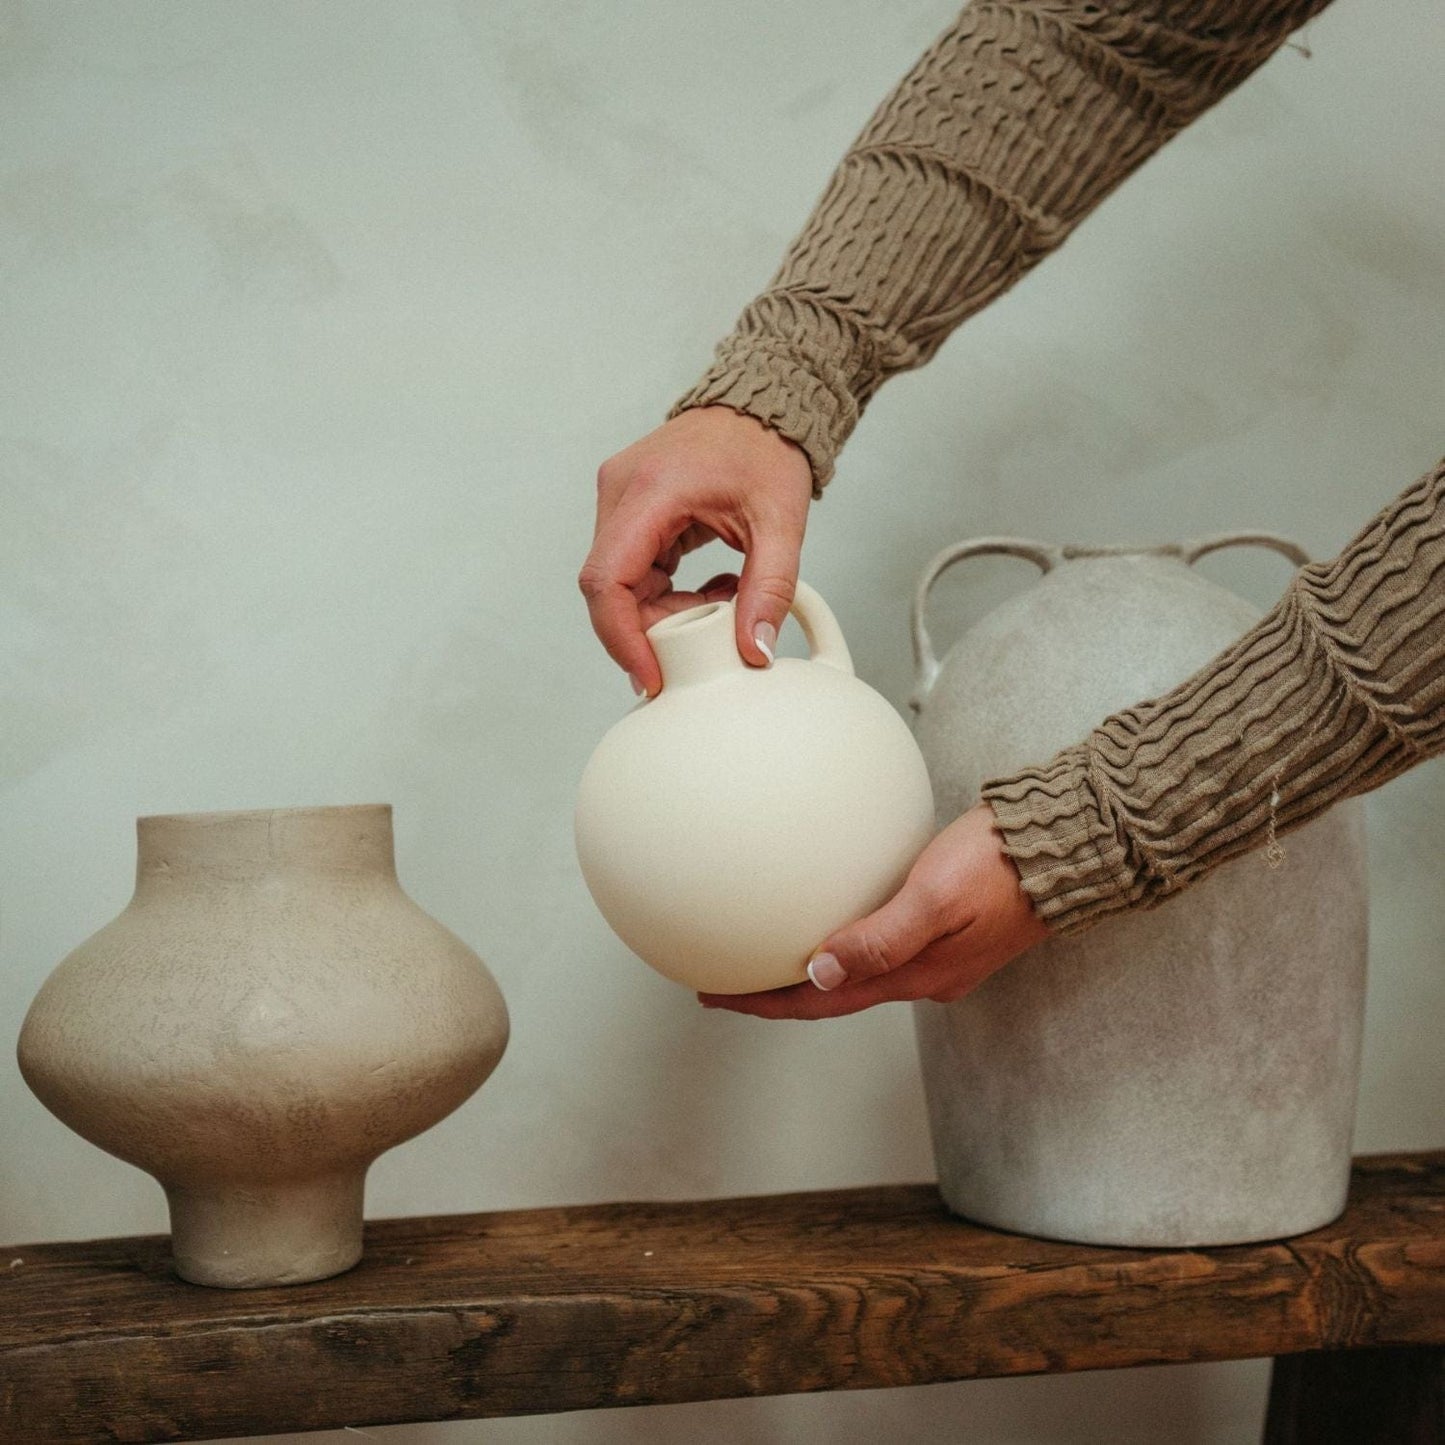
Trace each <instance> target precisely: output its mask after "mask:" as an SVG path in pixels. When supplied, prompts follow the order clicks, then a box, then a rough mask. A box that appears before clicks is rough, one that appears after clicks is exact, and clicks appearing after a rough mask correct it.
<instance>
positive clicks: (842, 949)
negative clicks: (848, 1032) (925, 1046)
mask: <svg viewBox="0 0 1445 1445" xmlns="http://www.w3.org/2000/svg"><path fill="white" fill-rule="evenodd" d="M946 931H947V929H946V926H940V922H939V919H938V917H937V915H936V911H935V910H934V909H933V908H932V907H930V905H929V902H928V897H927V894H926V893H925V892H924V890H923V889H922V888H920V887H919V886H918V885H917V884H915V883H913V882H912V881H911V880H910V881H909V882H908V883H905V884H904V885H903V887H902V889H901V890H900V891H899V892H898V893H896V894H894V896H893V897H892V898H890V899H889V900H888V902H887V903H885V904H884V905H883V907H882V908H880V909H878V910H877V911H876V912H874V913H870V914H869V915H868V916H867V917H866V918H860V919H859V920H858V921H857V922H856V923H850V924H849V925H848V926H847V927H846V928H841V929H839V930H838V932H837V933H835V934H833V935H832V936H831V937H829V938H828V940H827V941H826V942H825V943H824V944H823V946H822V947H821V948H820V949H819V950H818V952H817V953H815V954H814V955H813V959H812V962H810V963H809V964H808V977H809V978H811V979H812V980H813V982H814V983H815V984H816V985H817V986H818V987H819V988H821V989H834V988H837V987H838V986H839V984H843V983H856V982H857V981H858V980H859V979H864V978H874V977H876V976H877V975H878V974H880V973H889V972H891V971H892V970H893V969H895V968H898V967H900V966H901V965H902V964H905V963H907V962H908V961H909V960H910V959H911V958H914V957H916V956H917V955H918V954H919V953H921V952H922V951H923V949H925V948H927V947H928V945H929V944H930V943H932V942H933V941H934V939H936V938H938V937H939V936H940V934H942V933H944V932H946Z"/></svg>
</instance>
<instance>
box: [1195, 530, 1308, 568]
mask: <svg viewBox="0 0 1445 1445" xmlns="http://www.w3.org/2000/svg"><path fill="white" fill-rule="evenodd" d="M1225 547H1268V548H1269V550H1270V551H1271V552H1278V553H1279V555H1280V556H1281V557H1287V558H1288V559H1289V560H1290V561H1291V562H1293V563H1294V564H1295V566H1296V567H1307V566H1308V565H1309V562H1310V554H1309V553H1308V552H1306V551H1305V549H1304V548H1303V547H1301V546H1300V544H1299V543H1298V542H1291V541H1290V540H1289V538H1288V537H1276V536H1275V534H1274V533H1273V532H1225V533H1224V534H1223V535H1222V536H1218V537H1204V538H1202V539H1201V540H1200V541H1197V542H1186V543H1184V545H1183V547H1182V548H1181V549H1180V557H1181V558H1182V559H1183V560H1184V561H1185V562H1188V563H1189V564H1190V565H1191V566H1192V565H1193V564H1194V563H1195V562H1197V561H1198V560H1199V559H1200V558H1201V557H1207V556H1208V555H1209V554H1210V553H1211V552H1219V551H1222V550H1223V549H1224V548H1225Z"/></svg>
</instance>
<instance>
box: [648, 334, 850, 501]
mask: <svg viewBox="0 0 1445 1445" xmlns="http://www.w3.org/2000/svg"><path fill="white" fill-rule="evenodd" d="M699 406H726V407H730V408H731V409H732V410H733V411H740V412H743V413H744V414H746V415H747V416H751V417H756V418H757V420H758V421H760V422H762V423H763V424H764V425H765V426H769V427H771V428H772V429H773V430H774V431H776V432H778V433H779V434H780V435H782V436H785V437H787V438H788V440H789V441H791V442H795V443H796V444H797V445H798V446H800V447H801V448H802V449H803V451H804V453H805V454H806V455H807V458H808V464H809V466H810V467H811V468H812V471H813V495H814V496H815V497H818V496H821V495H822V492H823V488H824V487H825V486H826V485H827V483H828V482H829V480H830V479H831V478H832V476H833V465H834V462H835V460H836V459H837V456H838V453H839V451H840V450H842V447H843V443H844V442H845V441H846V440H847V439H848V436H849V434H850V433H851V432H852V430H853V427H854V426H855V425H856V424H857V421H858V406H857V404H856V403H855V402H854V400H853V398H852V397H851V396H848V395H845V396H843V397H840V396H839V395H838V394H837V393H836V392H835V391H833V390H832V389H831V388H830V387H828V386H827V385H826V384H825V383H824V382H823V381H821V380H820V379H819V378H818V377H817V376H816V375H814V374H813V373H812V372H811V371H809V370H808V369H807V368H806V367H804V366H803V365H801V364H800V363H799V362H798V361H796V360H795V359H794V358H793V357H791V356H789V355H788V354H787V353H786V352H784V351H781V350H778V349H774V348H771V347H767V346H758V345H756V344H753V345H752V346H749V347H748V348H747V349H741V348H733V347H729V346H727V345H726V344H724V346H723V348H722V349H721V350H720V351H719V354H718V358H717V360H716V361H715V362H714V363H713V365H712V366H711V368H709V370H708V371H707V372H706V373H705V374H704V375H703V377H702V379H701V380H700V381H699V382H698V383H697V385H696V386H694V387H693V388H692V390H691V391H689V392H688V393H687V394H686V395H685V396H683V397H681V398H680V399H679V400H678V401H677V402H676V403H675V404H674V406H673V407H672V409H671V411H669V412H668V417H669V419H670V418H672V417H674V416H676V415H677V414H678V413H679V412H683V411H687V410H689V409H691V408H693V407H699Z"/></svg>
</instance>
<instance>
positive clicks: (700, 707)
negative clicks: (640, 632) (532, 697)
mask: <svg viewBox="0 0 1445 1445" xmlns="http://www.w3.org/2000/svg"><path fill="white" fill-rule="evenodd" d="M793 615H794V616H795V617H796V618H797V619H798V621H799V622H800V623H801V624H802V627H803V631H804V634H805V635H806V637H807V639H808V642H809V645H810V649H811V656H810V658H809V659H807V660H804V659H802V658H796V657H779V658H778V659H777V661H776V662H775V663H774V664H773V665H772V666H771V667H767V668H755V667H750V666H748V664H747V663H745V662H744V661H743V659H742V658H741V657H740V656H739V654H738V650H737V643H736V633H735V628H736V619H735V613H734V606H733V603H731V602H720V603H707V604H704V605H703V606H700V607H694V608H691V609H689V610H687V611H685V612H679V613H677V614H675V615H674V616H672V617H669V618H666V619H665V620H663V621H662V622H659V623H657V624H656V625H655V626H653V627H652V628H651V629H649V631H648V634H647V635H648V639H649V640H650V642H651V643H652V646H653V649H654V650H655V652H656V654H657V660H658V663H659V665H660V666H661V668H662V677H663V687H662V691H661V692H660V693H659V694H658V695H657V696H656V697H655V698H653V699H651V700H650V701H644V702H642V703H640V704H639V705H638V706H637V707H636V708H634V709H633V711H632V712H630V713H629V714H628V715H627V716H626V717H624V718H623V719H622V720H621V721H620V722H619V723H618V724H617V725H616V726H615V727H614V728H613V729H612V730H611V731H610V732H609V733H608V734H607V736H606V737H605V738H603V740H602V742H601V744H600V745H599V746H598V748H597V751H596V752H595V753H594V754H593V756H592V759H591V761H590V762H589V763H588V765H587V768H586V770H585V772H584V774H583V777H582V781H581V785H580V788H579V790H578V798H577V811H576V836H577V856H578V859H579V862H580V863H581V867H582V873H583V876H584V878H585V879H586V881H587V886H588V888H589V889H590V890H591V893H592V896H593V898H594V899H595V900H596V903H597V906H598V908H599V909H600V911H601V913H602V915H603V917H604V918H606V919H607V921H608V923H609V924H610V925H611V926H612V928H613V930H614V931H615V932H616V933H617V934H618V936H619V937H620V938H621V939H622V940H623V942H624V943H626V944H627V945H628V947H629V948H631V949H632V950H633V952H634V953H636V954H637V955H638V956H639V957H640V958H642V959H643V960H644V961H645V962H647V963H648V964H650V965H651V966H652V967H653V968H655V969H656V970H657V971H658V972H659V973H662V974H664V975H665V976H666V977H668V978H671V979H675V980H676V981H677V982H679V983H683V984H686V985H687V986H688V987H689V988H694V989H698V990H700V991H703V992H710V993H750V992H753V991H755V990H759V989H771V988H779V987H782V986H784V985H787V984H793V983H799V982H801V981H802V980H803V979H804V978H805V977H806V970H807V964H808V960H809V958H810V957H811V956H812V954H813V952H814V951H815V950H816V948H817V947H818V945H819V944H820V943H822V942H823V940H824V939H825V938H826V937H827V936H828V935H829V934H830V933H832V932H833V931H834V930H835V929H837V928H840V927H842V926H843V925H844V924H845V923H849V922H851V921H852V920H853V919H855V918H859V917H861V916H862V915H863V914H865V913H869V912H871V911H872V910H873V909H874V908H876V907H878V906H879V905H880V904H881V903H883V902H884V901H885V900H886V899H887V898H888V897H890V896H891V895H892V894H893V893H894V892H895V891H896V890H897V888H898V886H899V885H900V884H901V883H902V881H903V879H904V878H905V877H906V876H907V873H908V869H909V867H910V865H911V864H912V862H913V860H914V858H915V857H917V855H918V853H919V852H920V851H921V850H922V848H923V847H924V845H925V844H926V843H927V842H928V840H929V838H930V837H931V836H932V833H933V798H932V794H931V792H930V791H929V785H928V770H927V768H926V767H925V766H924V763H923V759H922V757H921V756H920V754H919V751H918V746H917V744H916V743H915V742H914V740H913V737H912V735H911V733H910V732H909V729H908V725H907V723H905V722H904V720H903V719H902V718H901V717H900V716H899V715H898V713H897V712H896V711H895V710H894V709H893V707H892V706H891V705H890V704H889V703H888V702H887V701H886V700H885V699H884V698H883V697H881V696H880V695H879V694H878V693H876V692H875V691H874V690H873V689H872V688H870V687H868V686H867V685H866V684H865V683H863V682H861V681H860V680H859V679H858V678H857V677H855V676H854V674H853V664H852V661H851V659H850V657H849V654H848V648H847V644H846V643H845V642H844V640H843V635H842V633H841V631H840V630H839V628H838V624H837V621H836V620H835V619H834V617H833V614H832V612H831V611H829V609H828V608H827V606H826V605H825V604H824V602H823V600H822V598H820V597H819V596H818V594H817V593H816V592H815V591H813V590H812V588H810V587H808V586H807V585H805V584H803V583H799V585H798V589H797V596H796V599H795V601H794V604H793Z"/></svg>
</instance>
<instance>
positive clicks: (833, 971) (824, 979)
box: [808, 953, 848, 993]
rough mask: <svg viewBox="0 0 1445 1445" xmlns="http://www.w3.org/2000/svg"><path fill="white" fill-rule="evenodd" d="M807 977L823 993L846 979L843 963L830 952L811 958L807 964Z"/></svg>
mask: <svg viewBox="0 0 1445 1445" xmlns="http://www.w3.org/2000/svg"><path fill="white" fill-rule="evenodd" d="M808 977H809V978H811V979H812V980H813V982H814V983H815V984H816V985H817V986H818V987H819V988H821V989H822V990H823V991H824V993H826V992H827V991H828V990H829V989H834V988H837V987H838V985H839V984H840V983H846V982H847V981H848V975H847V974H846V973H844V972H843V965H842V964H841V963H839V962H838V960H837V959H836V958H834V957H833V955H832V954H831V953H820V954H818V955H817V957H816V958H814V959H813V961H812V962H811V963H810V964H809V965H808Z"/></svg>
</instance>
